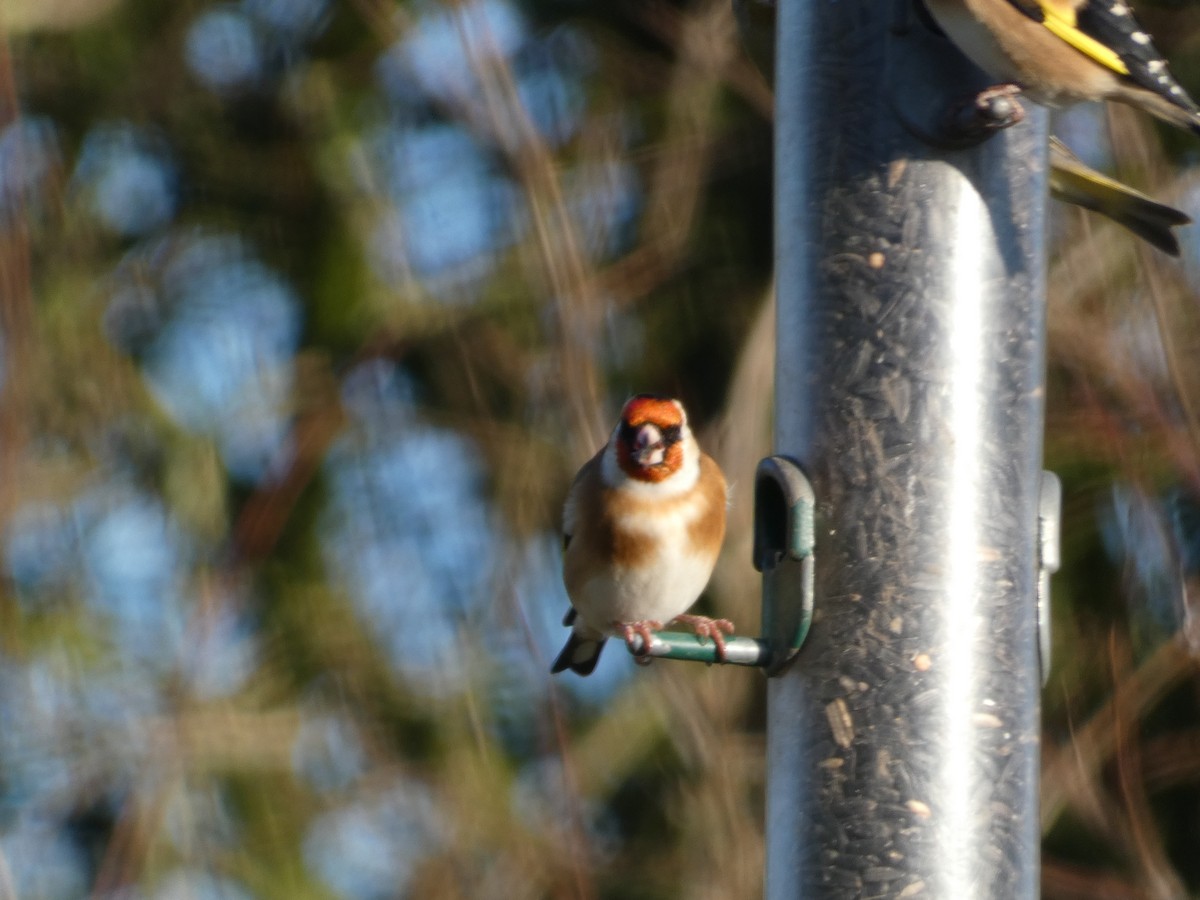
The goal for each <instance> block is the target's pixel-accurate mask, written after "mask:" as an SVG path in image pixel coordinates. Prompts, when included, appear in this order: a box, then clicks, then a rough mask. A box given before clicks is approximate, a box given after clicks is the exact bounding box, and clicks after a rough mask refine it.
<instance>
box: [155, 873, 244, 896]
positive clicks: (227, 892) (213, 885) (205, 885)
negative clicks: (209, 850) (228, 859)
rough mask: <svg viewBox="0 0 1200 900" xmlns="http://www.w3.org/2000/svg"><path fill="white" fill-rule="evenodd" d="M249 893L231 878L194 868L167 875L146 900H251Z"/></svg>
mask: <svg viewBox="0 0 1200 900" xmlns="http://www.w3.org/2000/svg"><path fill="white" fill-rule="evenodd" d="M252 896H253V895H251V893H250V892H249V891H248V890H247V889H246V888H244V887H243V886H242V885H241V884H239V883H238V882H236V881H234V880H233V879H232V878H226V877H224V876H221V875H214V874H213V873H211V872H204V871H201V870H200V869H195V868H179V869H175V870H174V871H172V872H170V873H168V874H167V875H166V876H165V877H164V878H163V879H162V881H160V882H159V883H158V885H157V886H155V888H154V889H153V890H151V891H150V892H149V894H148V900H252Z"/></svg>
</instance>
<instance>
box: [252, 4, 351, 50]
mask: <svg viewBox="0 0 1200 900" xmlns="http://www.w3.org/2000/svg"><path fill="white" fill-rule="evenodd" d="M241 9H242V10H243V11H244V12H245V13H246V14H247V15H249V16H251V17H252V18H253V19H254V20H255V21H257V22H258V23H259V24H260V25H261V26H262V27H263V28H264V29H265V30H266V31H268V32H269V33H270V34H271V35H272V36H274V37H275V38H276V39H278V40H282V41H285V42H287V43H299V42H301V41H307V40H311V39H312V38H314V37H317V36H318V35H320V34H321V32H323V31H324V30H325V27H326V26H327V25H328V23H329V18H330V15H329V0H242V2H241Z"/></svg>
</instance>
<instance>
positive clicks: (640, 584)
mask: <svg viewBox="0 0 1200 900" xmlns="http://www.w3.org/2000/svg"><path fill="white" fill-rule="evenodd" d="M683 543H684V542H683V541H666V542H664V543H663V545H662V549H661V551H660V552H659V553H658V554H656V556H655V558H654V559H653V560H652V562H651V563H650V564H649V565H644V566H639V567H637V568H636V569H629V568H615V569H613V570H611V571H610V572H606V573H605V574H603V575H597V576H594V577H593V578H591V579H589V580H588V581H587V582H586V583H585V584H584V585H583V587H582V588H581V589H580V590H579V591H578V594H579V596H577V597H572V598H571V603H572V605H573V606H574V607H575V609H576V610H578V612H579V617H580V618H581V619H582V620H583V621H584V623H586V624H587V625H588V626H590V628H591V629H593V630H595V631H599V632H602V633H603V634H613V633H614V631H613V627H612V623H613V622H640V621H644V620H647V619H650V620H653V621H656V622H661V623H663V624H664V625H665V624H666V623H667V622H669V621H670V620H671V619H674V618H675V617H676V616H678V615H681V614H683V613H685V612H687V611H688V609H689V608H690V607H691V605H692V604H693V603H695V602H696V600H697V598H698V597H699V596H700V594H701V592H703V590H704V587H705V585H707V584H708V578H709V576H710V575H711V574H712V570H713V566H714V565H715V564H716V556H713V557H711V558H705V557H702V556H698V555H697V554H694V553H688V552H686V551H685V548H684V546H683Z"/></svg>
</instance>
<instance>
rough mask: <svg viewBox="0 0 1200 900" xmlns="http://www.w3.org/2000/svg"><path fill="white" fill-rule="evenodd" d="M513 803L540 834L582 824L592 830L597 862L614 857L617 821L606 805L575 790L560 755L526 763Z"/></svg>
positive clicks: (515, 783) (514, 786) (514, 784)
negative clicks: (568, 778)
mask: <svg viewBox="0 0 1200 900" xmlns="http://www.w3.org/2000/svg"><path fill="white" fill-rule="evenodd" d="M509 797H510V803H511V804H512V809H513V813H514V814H515V816H516V818H517V819H518V820H519V821H521V822H523V823H524V824H525V825H526V827H528V828H529V829H530V830H531V831H533V832H534V833H536V834H547V835H554V834H560V835H561V834H568V833H570V832H571V831H573V830H574V829H575V828H576V827H578V826H579V825H582V826H583V828H584V829H585V830H586V831H587V832H588V851H589V852H590V853H592V854H595V856H596V857H597V859H596V862H597V863H602V861H603V860H605V859H606V858H610V857H611V856H612V854H613V852H614V851H615V849H616V847H617V843H618V840H619V837H618V834H617V826H616V823H615V822H613V821H612V820H611V818H609V817H608V816H607V815H606V813H605V811H604V808H603V806H602V805H600V804H597V803H595V802H593V801H590V800H588V799H587V798H586V797H585V796H583V795H582V794H580V793H578V791H577V790H572V786H571V784H570V783H569V782H568V781H567V778H566V773H565V772H564V770H563V764H562V758H561V757H560V756H557V755H555V756H542V757H538V758H536V759H533V760H530V761H529V762H527V763H525V765H523V766H522V767H521V769H520V771H519V772H518V773H517V777H516V778H514V779H513V782H512V788H511V790H510V794H509Z"/></svg>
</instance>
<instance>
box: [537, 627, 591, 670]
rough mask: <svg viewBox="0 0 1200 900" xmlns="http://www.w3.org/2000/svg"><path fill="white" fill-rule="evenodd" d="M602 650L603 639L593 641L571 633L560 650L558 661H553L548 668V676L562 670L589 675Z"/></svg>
mask: <svg viewBox="0 0 1200 900" xmlns="http://www.w3.org/2000/svg"><path fill="white" fill-rule="evenodd" d="M603 649H604V638H600V639H599V640H594V639H592V638H585V637H580V636H579V635H577V634H576V633H575V632H574V631H572V632H571V636H570V637H569V638H567V645H566V646H565V647H563V648H562V653H560V654H558V659H556V660H554V665H553V666H551V667H550V674H552V675H555V674H557V673H559V672H561V671H563V670H564V669H570V670H571V671H572V672H574V673H575V674H576V675H591V674H592V669H594V668H596V662H597V661H598V660H599V659H600V651H601V650H603Z"/></svg>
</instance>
